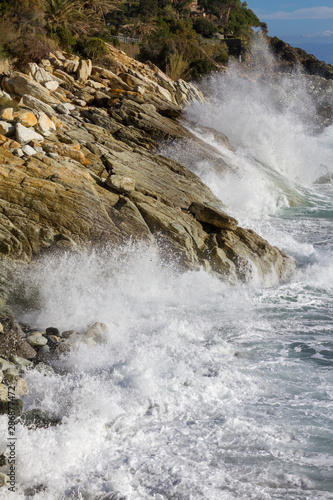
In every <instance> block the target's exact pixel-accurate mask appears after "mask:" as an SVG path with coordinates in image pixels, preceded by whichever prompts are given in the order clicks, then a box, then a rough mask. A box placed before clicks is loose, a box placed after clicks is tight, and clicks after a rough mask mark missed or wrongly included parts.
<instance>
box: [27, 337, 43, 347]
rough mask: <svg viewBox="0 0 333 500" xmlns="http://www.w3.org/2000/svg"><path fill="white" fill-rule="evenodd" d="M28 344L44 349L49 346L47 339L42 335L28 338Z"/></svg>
mask: <svg viewBox="0 0 333 500" xmlns="http://www.w3.org/2000/svg"><path fill="white" fill-rule="evenodd" d="M27 342H28V344H30V345H31V346H32V347H43V346H45V345H46V344H47V339H46V338H45V337H43V335H41V334H39V335H38V334H33V335H30V336H29V337H28V338H27Z"/></svg>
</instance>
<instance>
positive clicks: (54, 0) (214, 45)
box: [0, 0, 260, 79]
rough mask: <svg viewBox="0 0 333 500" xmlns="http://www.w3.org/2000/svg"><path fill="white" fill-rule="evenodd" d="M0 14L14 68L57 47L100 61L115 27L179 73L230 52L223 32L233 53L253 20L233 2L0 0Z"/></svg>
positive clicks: (145, 55)
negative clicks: (234, 41)
mask: <svg viewBox="0 0 333 500" xmlns="http://www.w3.org/2000/svg"><path fill="white" fill-rule="evenodd" d="M0 15H1V17H0V27H1V29H0V58H1V59H4V58H7V59H10V60H11V61H13V64H15V66H16V67H19V68H22V67H24V65H26V64H27V63H28V62H39V61H40V60H41V59H43V58H46V57H47V54H48V52H49V51H50V50H53V51H55V50H57V49H62V50H66V51H67V52H70V53H74V54H78V55H79V56H81V57H83V58H86V57H90V58H95V59H96V58H100V59H101V58H103V56H104V55H105V54H106V52H107V51H106V47H105V42H109V41H110V40H111V39H112V37H113V40H114V43H115V44H116V45H117V44H119V40H118V38H117V37H118V35H119V34H120V33H121V34H123V35H128V36H131V37H136V40H139V41H140V42H141V44H140V52H139V59H140V60H141V61H143V62H146V61H148V60H150V61H152V62H153V63H155V64H156V65H158V66H159V67H160V69H162V70H163V71H167V72H169V73H170V76H172V77H176V78H179V77H183V78H186V79H190V78H192V79H193V78H198V77H199V76H201V75H203V74H206V73H208V72H210V71H212V70H214V69H217V68H218V67H219V65H221V64H225V63H226V62H227V61H228V57H229V55H230V54H231V55H235V49H234V47H232V48H231V50H230V49H229V46H231V45H232V44H229V43H228V38H235V37H237V38H239V40H240V42H241V43H240V44H239V46H238V48H237V55H239V53H240V51H241V50H243V49H244V47H246V46H247V44H248V42H249V40H250V38H251V35H252V28H253V27H259V26H260V21H259V19H258V18H257V17H256V16H255V14H254V13H253V12H252V11H251V10H250V9H248V7H247V4H246V2H243V3H241V1H240V0H215V1H213V2H207V1H206V0H197V1H195V2H193V1H191V0H137V1H133V0H129V1H120V0H74V1H72V0H22V1H19V0H14V1H12V0H0ZM214 37H217V38H215V39H214Z"/></svg>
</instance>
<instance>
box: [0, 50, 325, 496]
mask: <svg viewBox="0 0 333 500" xmlns="http://www.w3.org/2000/svg"><path fill="white" fill-rule="evenodd" d="M267 58H269V56H267ZM305 88H306V86H305V84H304V81H303V80H302V77H301V76H300V75H298V74H295V75H292V76H288V77H287V76H286V77H285V78H283V80H282V82H281V81H280V83H279V85H278V86H277V87H276V86H274V85H273V86H272V85H270V84H268V83H267V82H266V83H265V81H263V80H262V79H260V78H259V79H257V81H255V78H254V77H251V78H244V75H240V71H239V68H237V67H234V68H230V71H229V73H228V74H226V75H218V76H213V77H211V78H210V80H209V81H208V82H207V83H206V86H205V90H206V91H207V93H209V96H210V101H209V102H207V103H206V104H204V105H203V104H193V105H192V106H191V107H189V108H188V109H187V110H186V113H185V118H184V119H185V120H186V123H187V126H188V127H189V128H191V130H192V131H193V132H194V133H195V134H196V135H197V136H198V137H200V139H202V140H204V141H206V142H207V143H209V144H211V145H212V146H214V147H215V148H216V151H217V153H216V154H217V155H220V157H221V165H224V166H223V167H222V166H221V168H219V167H218V165H216V162H215V163H214V164H211V163H210V162H209V161H208V160H207V161H205V159H202V158H199V159H198V161H192V160H191V161H190V167H191V168H192V169H193V170H194V171H195V172H196V173H197V174H199V175H200V176H201V178H202V179H203V180H204V181H205V182H206V183H207V184H208V185H209V186H210V188H211V189H212V190H213V191H214V193H215V194H217V195H218V196H219V197H220V199H221V200H222V201H223V203H224V204H225V205H226V208H227V209H228V212H229V213H230V214H231V215H233V216H235V217H236V218H237V219H238V220H239V221H240V223H241V224H242V225H243V226H244V227H249V228H252V229H254V230H256V231H257V232H258V233H260V234H261V235H262V236H264V237H265V238H267V239H268V240H269V241H270V242H271V243H273V244H274V245H277V246H278V247H280V248H282V249H283V250H284V251H286V252H287V253H289V254H290V255H292V256H293V257H294V258H295V260H296V264H297V267H296V270H295V272H294V274H293V275H292V276H291V278H290V279H289V281H288V282H286V283H282V284H280V285H278V286H276V285H275V286H273V285H271V286H270V285H269V283H268V284H267V283H266V284H265V286H263V284H261V283H257V282H252V283H247V284H239V285H237V286H232V287H231V286H229V285H228V284H226V283H224V282H222V281H220V280H219V279H217V278H216V277H215V276H212V275H209V274H207V273H206V272H204V271H203V270H201V271H197V272H194V271H188V272H185V273H181V274H180V273H179V272H178V271H177V268H176V267H175V266H174V265H173V262H172V258H170V259H168V260H166V259H164V258H163V257H161V255H159V253H158V252H157V250H156V249H152V248H147V247H145V246H144V245H135V244H128V245H127V246H126V247H123V248H118V249H113V250H111V249H110V250H108V249H105V251H104V252H103V253H97V252H93V251H92V252H91V253H90V254H89V255H86V254H83V253H82V254H77V255H68V254H63V255H61V256H57V257H53V258H51V257H47V258H45V259H44V260H40V261H38V262H36V263H35V265H34V266H32V268H31V270H30V271H29V273H25V274H24V276H21V278H20V280H21V287H22V289H23V291H22V292H21V293H22V294H23V295H24V303H25V304H28V305H29V307H28V306H27V305H26V306H25V308H24V309H22V310H21V312H20V313H19V314H20V319H21V320H23V321H26V322H29V323H30V324H32V325H36V326H38V327H40V328H46V327H48V326H55V327H57V328H59V329H60V330H61V331H64V330H68V329H77V330H78V331H80V332H84V331H85V330H86V329H87V327H88V326H90V325H91V324H93V323H94V322H96V321H99V322H104V323H105V324H106V325H107V326H108V333H107V340H106V343H105V344H103V345H96V346H88V345H84V344H82V345H80V346H79V347H78V348H77V349H74V350H73V351H72V352H71V353H70V354H69V355H67V356H63V357H62V358H61V359H60V360H59V361H58V362H57V363H55V365H54V373H53V374H49V373H47V372H46V369H45V370H43V369H40V370H36V369H34V370H30V371H28V372H27V374H26V379H27V383H28V387H29V394H28V395H27V396H25V397H24V405H25V409H26V410H29V409H32V408H41V409H43V410H46V411H49V412H52V413H54V414H55V415H56V416H59V417H61V418H62V423H61V425H58V426H55V427H49V428H47V429H27V428H26V427H24V426H23V425H21V424H19V423H18V425H17V427H16V437H17V441H16V443H17V444H16V452H17V470H16V472H17V474H16V492H15V493H12V492H8V491H5V490H4V489H3V488H2V489H1V490H0V498H6V499H7V498H8V499H10V498H13V499H24V498H31V497H32V498H34V499H36V500H49V499H55V500H61V499H67V498H68V499H85V500H86V499H87V500H88V499H92V500H98V499H100V500H102V499H104V500H107V499H108V500H120V499H126V500H139V499H140V500H141V499H142V500H144V499H155V500H167V499H168V500H171V499H172V500H224V499H225V500H233V499H235V500H243V499H244V500H245V499H253V500H266V499H267V500H268V499H274V500H275V499H276V500H277V499H284V500H285V499H288V500H294V499H295V500H301V499H302V500H305V499H306V500H314V499H316V500H317V499H318V500H319V499H325V500H328V499H333V384H332V382H333V258H332V257H333V184H332V182H331V180H330V179H331V177H330V175H331V174H332V173H333V165H332V158H333V155H332V153H333V129H332V128H326V129H322V130H321V131H318V127H317V126H316V127H315V126H314V123H313V113H314V105H313V103H312V100H311V97H310V96H308V95H307V93H306V90H305ZM205 127H206V128H205ZM208 127H210V128H208ZM211 129H214V130H216V131H218V132H221V133H224V134H226V135H227V136H228V137H229V139H230V141H231V144H232V146H233V148H234V151H231V150H230V149H228V148H227V147H226V146H225V145H223V143H222V142H221V141H217V140H216V135H214V134H213V133H212V130H211ZM314 129H315V131H314ZM185 149H186V148H184V145H183V144H177V143H173V144H168V145H166V146H164V147H163V152H164V154H166V155H168V156H170V157H175V158H178V159H180V160H182V161H184V163H185V164H186V161H187V158H186V156H185V155H184V150H185ZM217 163H218V162H217ZM226 165H227V167H226ZM322 176H326V181H327V182H326V183H321V184H317V183H316V180H317V179H318V178H320V177H322ZM0 426H1V433H0V436H1V438H0V439H1V440H2V442H1V448H0V450H2V449H4V448H5V447H6V443H7V419H6V416H2V417H1V418H0ZM29 488H30V491H29V490H28V489H29ZM33 489H35V490H34V492H33ZM32 493H34V495H33V496H28V494H30V495H32Z"/></svg>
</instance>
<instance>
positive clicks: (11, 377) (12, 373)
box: [3, 368, 20, 385]
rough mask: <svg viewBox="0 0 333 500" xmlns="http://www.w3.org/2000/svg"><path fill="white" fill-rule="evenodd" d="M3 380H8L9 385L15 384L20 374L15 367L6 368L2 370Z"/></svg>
mask: <svg viewBox="0 0 333 500" xmlns="http://www.w3.org/2000/svg"><path fill="white" fill-rule="evenodd" d="M3 374H4V380H5V381H6V382H8V384H9V385H15V383H16V382H17V380H18V379H19V377H20V374H19V372H18V370H17V369H16V368H8V369H7V370H5V371H4V372H3Z"/></svg>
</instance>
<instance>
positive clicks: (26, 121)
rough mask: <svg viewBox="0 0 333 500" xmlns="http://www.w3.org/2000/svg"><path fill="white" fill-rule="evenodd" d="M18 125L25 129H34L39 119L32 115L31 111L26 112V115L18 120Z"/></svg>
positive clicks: (23, 114) (22, 115)
mask: <svg viewBox="0 0 333 500" xmlns="http://www.w3.org/2000/svg"><path fill="white" fill-rule="evenodd" d="M17 121H18V123H21V124H22V125H23V126H24V127H34V126H35V125H37V122H38V120H37V118H36V116H35V115H34V114H33V113H31V111H26V112H25V113H22V114H21V115H20V116H19V117H18V118H17Z"/></svg>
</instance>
